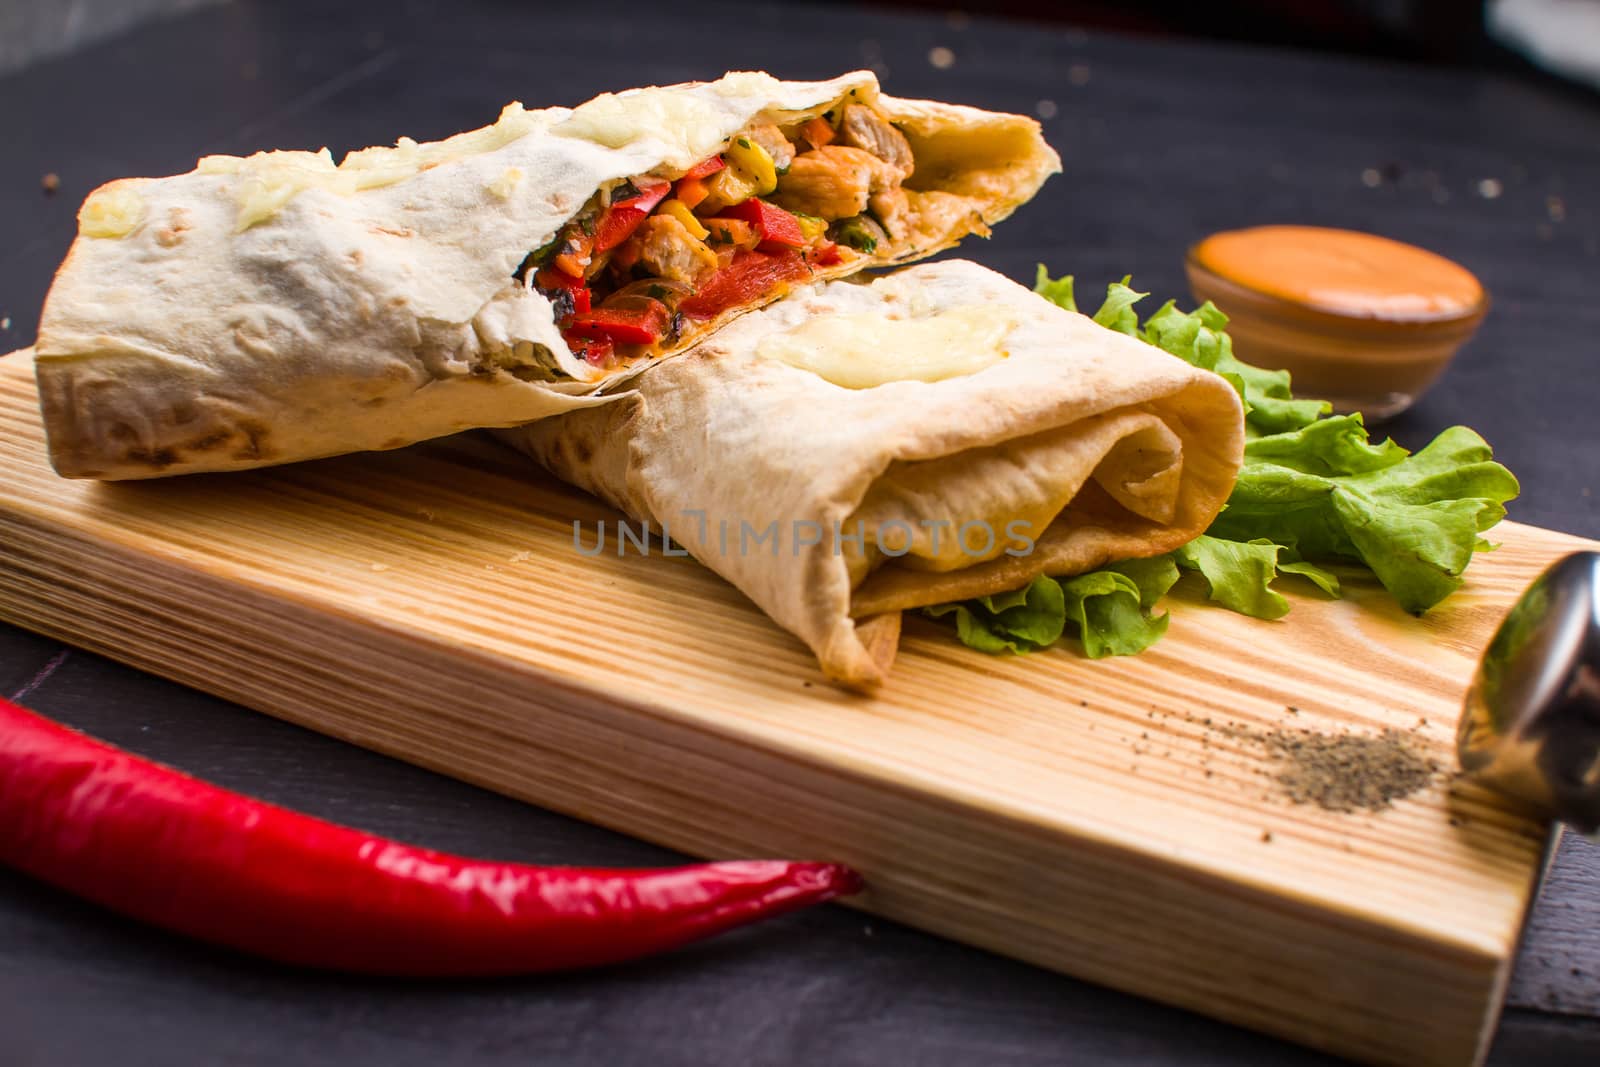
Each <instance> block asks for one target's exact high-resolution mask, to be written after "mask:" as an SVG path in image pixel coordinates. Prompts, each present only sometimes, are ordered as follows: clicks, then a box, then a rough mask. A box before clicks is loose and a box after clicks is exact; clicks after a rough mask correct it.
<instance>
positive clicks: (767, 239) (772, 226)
mask: <svg viewBox="0 0 1600 1067" xmlns="http://www.w3.org/2000/svg"><path fill="white" fill-rule="evenodd" d="M719 217H721V218H729V219H739V220H741V221H743V222H748V223H749V224H750V225H752V226H754V227H755V228H756V230H757V231H759V232H760V234H761V243H760V244H759V245H757V246H756V247H757V248H759V249H761V251H763V252H777V251H780V250H782V249H785V248H804V247H805V246H806V245H808V244H810V242H809V241H807V240H806V235H805V232H804V231H803V230H801V229H800V220H799V219H797V218H795V217H794V216H793V215H791V214H789V212H787V211H785V210H783V208H781V207H778V206H777V205H776V204H769V203H767V202H766V201H765V200H760V199H758V198H756V197H753V196H752V197H751V198H750V199H748V200H745V201H742V202H741V203H738V204H735V205H733V206H732V207H730V208H725V209H723V212H722V215H721V216H719Z"/></svg>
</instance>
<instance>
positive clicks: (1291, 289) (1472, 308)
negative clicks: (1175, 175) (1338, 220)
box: [1190, 226, 1484, 322]
mask: <svg viewBox="0 0 1600 1067" xmlns="http://www.w3.org/2000/svg"><path fill="white" fill-rule="evenodd" d="M1190 256H1191V258H1192V260H1193V261H1194V262H1195V263H1196V264H1197V265H1199V266H1201V267H1203V268H1205V269H1206V270H1209V271H1211V272H1212V273H1213V274H1215V275H1217V276H1219V277H1221V278H1223V279H1225V280H1226V281H1230V282H1233V283H1234V284H1235V285H1239V286H1242V287H1244V288H1246V289H1253V290H1255V291H1256V292H1259V293H1262V294H1264V295H1268V296H1274V297H1278V298H1280V299H1283V300H1288V301H1291V302H1293V303H1296V304H1302V305H1306V306H1308V307H1311V308H1316V309H1318V310H1322V311H1328V312H1332V313H1333V314H1337V315H1349V316H1353V317H1357V318H1370V319H1382V320H1388V321H1393V322H1432V321H1438V320H1441V319H1454V318H1461V317H1465V316H1470V315H1473V314H1475V313H1477V312H1479V311H1481V310H1482V307H1483V303H1484V293H1483V286H1482V285H1480V284H1479V282H1478V279H1477V278H1475V277H1473V275H1472V272H1471V271H1469V270H1467V269H1466V268H1465V267H1462V266H1460V265H1459V264H1457V263H1452V262H1451V261H1450V260H1448V259H1445V258H1444V257H1443V256H1438V255H1435V254H1433V253H1432V252H1429V251H1427V250H1425V249H1421V248H1417V247H1415V246H1414V245H1408V244H1402V243H1401V242H1399V241H1391V240H1389V239H1388V238H1387V237H1378V236H1375V235H1373V234H1369V233H1357V232H1355V231H1354V230H1333V229H1326V228H1323V227H1320V226H1257V227H1254V228H1252V229H1248V230H1230V231H1227V232H1225V233H1218V234H1213V235H1212V236H1210V237H1208V238H1206V239H1205V240H1204V241H1201V242H1200V243H1199V244H1198V245H1195V246H1194V248H1193V250H1192V251H1191V253H1190ZM1224 310H1226V309H1224Z"/></svg>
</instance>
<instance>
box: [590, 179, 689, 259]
mask: <svg viewBox="0 0 1600 1067" xmlns="http://www.w3.org/2000/svg"><path fill="white" fill-rule="evenodd" d="M671 191H672V183H671V182H659V183H657V184H655V185H651V186H649V187H647V188H646V189H644V190H643V191H642V192H640V193H639V195H638V196H630V197H628V198H627V199H626V200H617V201H614V202H613V203H612V204H611V206H610V207H608V208H606V210H605V214H603V215H601V216H600V222H599V223H598V224H597V225H596V226H595V229H594V250H595V252H596V253H600V252H606V251H609V250H611V249H613V248H615V247H617V246H618V245H620V244H621V243H622V242H624V241H626V240H627V239H628V238H629V237H632V236H633V231H634V230H637V229H638V228H639V224H640V223H642V222H643V221H644V220H645V219H647V218H649V217H650V212H652V211H654V210H655V207H656V205H657V204H659V203H661V201H663V200H665V199H666V198H667V194H668V193H669V192H671Z"/></svg>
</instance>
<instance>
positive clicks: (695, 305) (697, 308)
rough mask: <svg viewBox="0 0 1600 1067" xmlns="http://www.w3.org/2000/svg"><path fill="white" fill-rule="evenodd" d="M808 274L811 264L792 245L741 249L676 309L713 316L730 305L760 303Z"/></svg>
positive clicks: (688, 314) (694, 314)
mask: <svg viewBox="0 0 1600 1067" xmlns="http://www.w3.org/2000/svg"><path fill="white" fill-rule="evenodd" d="M810 275H811V267H810V265H808V264H807V263H806V261H805V259H804V258H803V257H802V256H801V255H800V253H798V252H796V251H794V250H792V249H785V250H784V251H782V252H753V251H744V250H741V251H740V252H739V253H738V254H736V255H735V256H734V257H733V262H731V263H729V264H728V265H727V266H726V267H723V268H722V269H720V270H718V271H717V272H716V273H715V274H713V275H711V277H709V278H707V279H706V280H705V281H704V282H702V283H701V284H700V286H699V287H698V288H697V289H696V290H695V292H694V295H693V296H690V297H686V298H685V299H684V300H683V302H682V303H680V304H679V305H678V310H679V311H681V312H683V313H684V314H685V315H687V316H689V317H690V318H693V319H712V318H716V317H717V316H718V315H720V314H722V313H723V312H724V311H726V310H727V309H729V308H731V307H738V306H742V305H746V304H758V303H762V302H764V301H765V300H767V299H768V298H769V297H772V296H775V295H776V294H777V293H778V292H779V291H780V289H781V287H783V286H785V285H786V284H787V283H790V282H794V281H798V280H799V279H801V278H806V277H809V276H810Z"/></svg>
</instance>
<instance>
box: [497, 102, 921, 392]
mask: <svg viewBox="0 0 1600 1067" xmlns="http://www.w3.org/2000/svg"><path fill="white" fill-rule="evenodd" d="M913 166H914V160H913V158H912V152H911V145H910V143H909V142H908V141H907V140H906V137H905V135H904V134H903V133H901V132H900V131H899V130H898V129H896V128H895V127H894V125H893V124H892V123H890V122H889V121H888V120H887V119H886V118H884V117H883V116H882V115H880V114H879V113H878V112H877V111H875V110H874V109H873V108H871V107H869V106H867V105H864V104H851V105H849V106H847V107H845V108H843V109H842V110H836V111H830V112H828V113H827V114H826V115H820V116H817V117H815V118H811V119H808V120H806V121H805V122H802V123H797V124H795V125H794V126H793V127H791V128H787V129H785V128H780V127H778V126H776V125H773V124H770V123H769V124H763V125H760V126H752V127H750V128H748V129H746V130H744V131H743V132H741V133H740V134H738V135H737V136H735V137H734V138H733V139H732V140H730V141H729V142H728V145H727V147H726V148H725V149H723V151H722V152H721V153H719V154H718V155H714V156H711V157H710V158H708V159H705V160H703V161H702V162H700V163H698V164H696V165H695V166H693V167H691V168H690V169H689V170H687V171H685V172H684V173H683V174H682V175H680V176H679V177H678V178H677V179H676V180H673V181H668V180H666V179H663V178H658V177H654V176H651V175H641V176H639V177H636V178H632V179H629V180H626V181H622V182H619V183H618V184H617V185H615V186H614V187H612V188H611V189H610V190H602V191H601V192H600V193H598V194H596V196H595V197H594V198H593V199H592V200H591V201H590V202H589V203H588V204H587V205H585V207H584V208H583V210H582V211H580V212H579V213H578V214H577V215H576V216H574V217H573V218H572V219H571V220H570V221H569V222H568V223H567V224H566V225H565V226H563V227H562V229H561V232H560V233H558V234H556V236H555V237H554V238H553V239H552V240H551V241H550V242H549V243H548V244H546V245H544V247H542V248H540V249H538V250H536V251H534V252H532V253H530V254H529V256H528V257H527V259H526V260H525V261H524V262H523V264H522V266H521V268H519V269H518V271H517V277H518V278H519V279H521V278H526V277H527V276H528V274H529V273H530V272H531V273H532V275H533V280H532V284H533V286H534V287H535V288H537V289H538V290H539V291H540V292H541V293H543V294H544V295H545V297H546V298H547V299H549V301H550V302H551V305H552V306H553V307H554V308H555V313H556V319H557V323H558V325H559V326H560V327H561V330H562V334H563V336H564V337H565V338H566V340H567V342H568V345H569V346H570V347H571V349H572V351H573V354H574V355H576V356H578V357H579V358H580V359H583V360H585V361H587V362H588V363H590V364H592V365H594V366H599V367H609V366H612V365H615V364H619V363H626V362H631V361H633V360H636V359H640V358H645V357H648V356H652V355H655V354H657V352H658V350H659V347H660V346H661V345H662V344H671V343H674V342H676V341H677V340H678V339H679V337H678V334H679V332H680V328H681V325H682V323H683V322H684V320H685V318H687V319H690V320H694V321H695V322H704V321H706V320H710V319H714V318H716V317H718V316H720V315H722V314H723V313H725V312H727V311H730V310H736V309H740V308H751V307H756V306H759V305H761V304H764V303H766V302H768V301H770V300H772V299H775V298H776V297H777V296H780V295H782V293H783V291H784V290H786V289H787V288H788V287H789V286H791V285H793V284H795V283H796V282H798V281H801V280H803V279H805V278H807V277H809V276H810V275H811V273H812V272H813V270H815V269H816V268H818V267H833V266H836V265H838V264H841V263H845V262H848V261H849V260H850V259H851V258H853V257H859V256H872V255H879V256H883V255H885V254H886V253H887V252H888V248H887V247H886V243H887V242H890V241H891V240H894V239H896V238H898V237H899V236H901V235H903V234H904V233H905V232H906V227H905V226H904V225H903V224H902V223H901V220H902V219H903V218H904V217H905V216H906V214H907V212H908V210H909V209H908V201H907V196H906V193H905V191H904V190H903V189H902V188H901V183H902V182H903V181H905V179H906V178H908V177H909V176H910V175H911V172H912V169H913ZM869 212H870V216H869V214H868V213H869Z"/></svg>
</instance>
